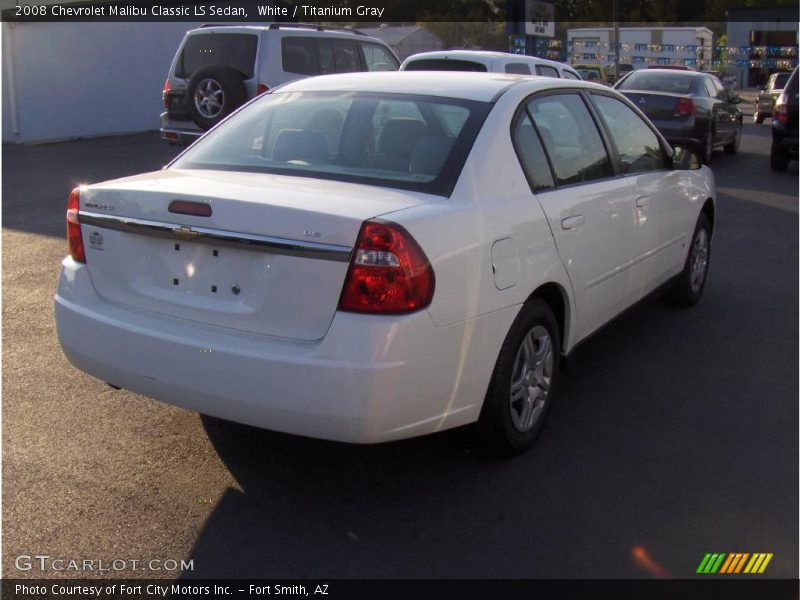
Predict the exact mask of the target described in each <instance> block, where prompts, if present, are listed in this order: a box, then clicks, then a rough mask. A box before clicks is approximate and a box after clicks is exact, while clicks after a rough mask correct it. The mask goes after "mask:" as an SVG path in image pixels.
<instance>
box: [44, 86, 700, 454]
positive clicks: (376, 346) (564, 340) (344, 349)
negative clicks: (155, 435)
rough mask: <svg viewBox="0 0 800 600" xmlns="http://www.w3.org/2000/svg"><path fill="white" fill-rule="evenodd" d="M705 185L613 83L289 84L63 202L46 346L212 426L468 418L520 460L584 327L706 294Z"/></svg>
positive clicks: (306, 428) (388, 433)
mask: <svg viewBox="0 0 800 600" xmlns="http://www.w3.org/2000/svg"><path fill="white" fill-rule="evenodd" d="M714 197H715V191H714V183H713V176H712V174H711V171H710V170H709V169H708V168H707V167H701V166H700V165H699V163H698V162H697V160H696V157H695V156H694V155H692V154H691V153H690V152H688V151H681V150H680V149H678V150H676V151H675V152H673V150H672V149H671V148H670V147H669V146H668V145H667V143H666V142H665V141H664V140H663V138H662V137H661V136H660V135H659V134H658V132H657V131H656V129H655V128H654V127H653V126H652V125H651V123H650V122H649V121H648V120H647V119H646V118H645V117H644V116H643V115H642V114H641V113H640V112H639V111H638V110H637V109H636V108H635V107H634V106H633V105H632V104H631V103H630V102H629V101H628V100H626V99H625V98H624V97H623V96H622V95H620V94H618V93H617V92H615V91H614V90H611V89H609V88H607V87H605V86H601V85H597V84H591V83H586V82H580V81H569V80H560V79H553V78H545V77H517V76H510V75H503V74H493V73H448V74H446V75H443V74H442V73H438V72H400V73H396V72H395V73H360V74H348V75H332V76H325V77H315V78H311V79H304V80H302V81H298V82H295V83H291V84H288V85H286V86H284V87H282V88H280V89H279V90H277V91H276V92H274V93H269V94H264V95H262V96H261V97H259V98H257V99H255V100H253V101H252V102H250V103H249V104H247V105H246V106H245V107H243V108H242V109H240V110H239V111H238V112H236V113H235V114H233V115H232V116H231V117H229V118H228V119H227V120H226V121H224V122H223V123H221V124H220V125H219V126H217V127H216V128H214V129H213V130H212V131H211V132H209V133H208V134H206V135H205V136H204V137H203V138H202V139H201V140H199V141H198V142H197V143H195V144H194V145H193V146H191V147H190V148H189V149H188V150H186V151H185V152H184V153H183V154H181V155H180V156H179V157H178V158H177V159H176V160H174V161H173V162H172V163H171V164H169V165H168V166H167V167H166V168H164V169H163V170H161V171H157V172H153V173H146V174H143V175H137V176H134V177H127V178H124V179H117V180H114V181H108V182H104V183H97V184H93V185H88V186H85V187H81V188H77V189H75V190H74V191H73V192H72V194H71V195H70V197H69V203H68V211H67V223H68V226H67V228H68V238H69V250H70V253H69V256H67V257H66V258H65V259H64V261H63V264H62V270H61V276H60V279H59V282H58V291H57V295H56V299H55V312H56V323H57V329H58V336H59V340H60V342H61V345H62V347H63V349H64V352H65V353H66V356H67V357H68V358H69V360H70V361H71V362H72V363H73V364H74V365H75V366H77V367H78V368H79V369H81V370H83V371H85V372H86V373H89V374H90V375H92V376H94V377H97V378H99V379H101V380H103V381H106V382H108V383H110V384H112V385H114V386H118V387H122V388H125V389H128V390H132V391H134V392H137V393H140V394H144V395H146V396H150V397H152V398H155V399H158V400H161V401H164V402H167V403H170V404H174V405H178V406H182V407H186V408H189V409H192V410H195V411H199V412H201V413H205V414H209V415H213V416H216V417H221V418H224V419H229V420H233V421H239V422H242V423H247V424H251V425H256V426H259V427H264V428H268V429H273V430H278V431H284V432H289V433H294V434H300V435H305V436H312V437H319V438H326V439H331V440H340V441H346V442H358V443H371V442H383V441H387V440H394V439H399V438H407V437H411V436H417V435H422V434H427V433H431V432H436V431H440V430H443V429H448V428H451V427H456V426H460V425H466V424H468V423H475V422H477V427H476V430H477V431H478V432H479V433H480V434H481V436H482V438H483V439H484V440H485V442H486V443H487V444H488V445H489V446H490V447H492V448H494V449H496V450H500V451H506V452H514V451H520V450H522V449H524V448H526V447H527V446H529V445H530V444H531V443H532V442H533V440H534V438H535V437H536V435H537V433H538V432H539V430H540V429H541V426H542V424H543V422H544V419H545V416H546V415H547V412H548V409H549V408H550V406H551V404H552V403H553V402H554V401H555V400H556V398H557V392H558V382H559V377H560V364H561V358H562V357H564V356H565V355H566V354H567V353H569V352H570V350H572V349H573V348H574V347H575V345H576V344H577V343H578V342H580V341H581V340H583V339H584V338H586V337H587V336H588V335H590V334H591V333H592V332H594V331H596V330H597V329H598V328H599V327H601V326H602V325H603V324H604V323H606V322H608V321H609V320H610V319H612V318H613V317H615V316H616V315H618V314H619V313H620V312H622V311H623V310H625V309H626V308H627V307H629V306H631V305H632V304H633V303H635V302H636V301H637V300H639V299H641V298H642V297H644V296H645V295H647V294H649V293H650V292H653V291H654V290H656V289H657V288H661V287H666V286H665V284H669V285H670V288H671V293H672V296H673V298H674V299H675V300H676V301H677V302H678V303H680V304H683V305H692V304H694V303H696V302H697V301H698V300H699V298H700V296H701V294H702V292H703V287H704V284H705V281H706V274H707V270H708V265H709V258H710V250H711V240H712V232H713V227H714V216H715V208H714Z"/></svg>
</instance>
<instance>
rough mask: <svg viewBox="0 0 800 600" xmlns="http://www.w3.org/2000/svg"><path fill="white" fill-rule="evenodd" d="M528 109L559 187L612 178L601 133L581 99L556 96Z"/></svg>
mask: <svg viewBox="0 0 800 600" xmlns="http://www.w3.org/2000/svg"><path fill="white" fill-rule="evenodd" d="M527 108H528V114H529V115H530V117H531V119H533V122H534V123H535V124H536V129H537V130H538V131H539V134H540V135H541V138H542V142H543V143H544V146H545V148H546V149H547V154H548V156H549V157H550V162H551V163H552V165H553V171H554V172H555V176H556V183H557V184H559V185H569V184H573V183H581V182H584V181H592V180H594V179H602V178H604V177H610V176H611V175H612V168H611V161H610V159H609V158H608V153H607V152H606V148H605V146H604V145H603V140H602V138H601V137H600V132H599V131H598V130H597V127H596V125H595V123H594V120H593V119H592V116H591V115H590V114H589V110H588V109H587V108H586V105H585V104H584V102H583V100H582V99H581V97H580V96H578V95H577V94H554V95H550V96H544V97H540V98H534V99H533V100H531V101H530V102H529V103H528V107H527Z"/></svg>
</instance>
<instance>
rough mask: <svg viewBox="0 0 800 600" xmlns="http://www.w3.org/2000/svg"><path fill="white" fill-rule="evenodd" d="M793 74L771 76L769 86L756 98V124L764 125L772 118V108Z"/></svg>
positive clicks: (754, 118)
mask: <svg viewBox="0 0 800 600" xmlns="http://www.w3.org/2000/svg"><path fill="white" fill-rule="evenodd" d="M791 76H792V74H791V73H788V72H787V73H773V74H772V75H770V76H769V80H768V81H767V85H766V87H765V88H764V89H762V90H760V91H759V92H758V96H756V106H755V110H754V111H753V121H755V122H756V123H763V122H764V119H766V118H767V117H771V116H772V108H773V107H774V106H775V101H776V100H777V99H778V96H780V95H781V92H783V88H784V87H785V86H786V82H787V81H789V77H791Z"/></svg>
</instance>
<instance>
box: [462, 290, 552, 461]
mask: <svg viewBox="0 0 800 600" xmlns="http://www.w3.org/2000/svg"><path fill="white" fill-rule="evenodd" d="M560 359H561V332H560V330H559V327H558V324H557V322H556V318H555V316H554V314H553V311H552V310H551V309H550V306H549V305H548V304H547V303H546V302H544V301H543V300H541V299H540V298H533V299H532V300H530V301H528V302H527V303H526V304H525V305H524V307H523V308H522V310H521V311H520V313H519V314H518V315H517V318H516V319H515V320H514V323H513V324H512V325H511V329H510V330H509V332H508V335H507V336H506V339H505V341H504V342H503V346H502V347H501V348H500V354H499V355H498V357H497V362H496V363H495V367H494V372H493V373H492V379H491V381H490V383H489V389H488V391H487V393H486V398H485V400H484V402H483V407H482V409H481V414H480V418H479V419H478V423H477V427H476V429H477V434H478V437H479V442H480V444H481V446H482V447H483V448H484V449H485V450H488V451H489V452H490V453H492V454H506V455H507V454H516V453H519V452H522V451H523V450H525V449H527V448H528V447H530V446H531V445H532V444H533V442H534V441H535V440H536V438H537V436H538V434H539V432H540V431H541V428H542V425H543V424H544V421H545V418H546V417H547V414H548V412H549V411H550V406H551V405H552V403H553V400H554V399H555V397H556V395H557V392H558V383H559V376H560ZM512 394H513V395H512Z"/></svg>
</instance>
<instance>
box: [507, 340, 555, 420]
mask: <svg viewBox="0 0 800 600" xmlns="http://www.w3.org/2000/svg"><path fill="white" fill-rule="evenodd" d="M554 360H555V358H554V356H553V341H552V339H551V337H550V333H549V332H548V331H547V329H546V328H545V327H543V326H542V325H536V326H535V327H534V328H533V329H531V330H530V331H529V332H528V333H527V334H525V337H524V338H522V343H521V344H520V347H519V350H517V355H516V358H515V359H514V367H513V369H512V370H511V391H510V394H509V405H510V409H511V422H512V424H513V425H514V428H515V429H516V430H517V431H520V432H522V433H525V432H527V431H530V430H531V429H533V428H534V427H535V426H536V424H537V423H538V422H539V420H540V419H541V418H542V416H543V415H544V413H545V407H546V404H547V399H548V396H549V394H550V384H551V381H552V377H553V363H554Z"/></svg>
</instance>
